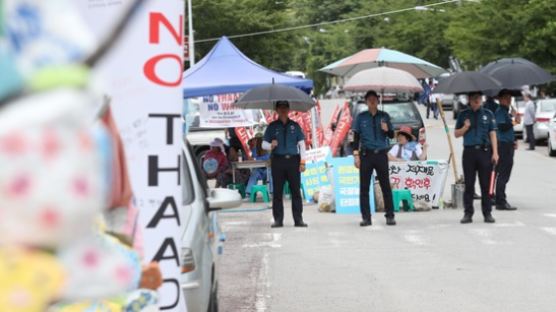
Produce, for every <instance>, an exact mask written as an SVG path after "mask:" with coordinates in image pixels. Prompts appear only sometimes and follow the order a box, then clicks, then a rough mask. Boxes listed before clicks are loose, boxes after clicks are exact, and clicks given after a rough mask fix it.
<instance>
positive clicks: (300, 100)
mask: <svg viewBox="0 0 556 312" xmlns="http://www.w3.org/2000/svg"><path fill="white" fill-rule="evenodd" d="M278 101H288V102H289V103H290V109H292V110H295V111H300V112H306V111H308V110H310V109H311V108H312V107H313V106H315V101H313V99H312V98H311V97H310V96H309V95H308V94H307V93H305V92H303V91H301V90H299V89H297V88H294V87H290V86H286V85H280V84H274V83H273V84H269V85H266V86H262V87H256V88H253V89H250V90H248V91H247V92H245V93H244V94H243V96H241V97H240V98H239V99H238V100H237V101H236V103H235V105H236V106H237V107H241V108H244V109H268V110H272V109H275V106H276V102H278Z"/></svg>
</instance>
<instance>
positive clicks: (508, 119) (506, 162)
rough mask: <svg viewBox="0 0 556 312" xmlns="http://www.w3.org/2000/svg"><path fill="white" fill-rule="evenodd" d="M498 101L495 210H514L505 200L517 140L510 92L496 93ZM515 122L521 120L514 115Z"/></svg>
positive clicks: (496, 114) (496, 115)
mask: <svg viewBox="0 0 556 312" xmlns="http://www.w3.org/2000/svg"><path fill="white" fill-rule="evenodd" d="M498 101H499V102H500V105H499V107H498V109H497V110H496V113H495V118H496V124H497V127H498V153H499V154H500V160H499V161H498V165H497V166H496V171H497V173H498V179H497V180H496V202H495V203H496V210H516V209H517V208H516V207H513V206H512V205H510V204H509V203H508V201H507V200H506V184H508V181H509V180H510V175H511V174H512V167H513V165H514V150H515V148H516V147H517V141H516V138H515V134H514V124H513V119H512V117H514V116H512V114H510V105H511V104H512V92H511V91H510V90H507V89H504V90H502V91H500V92H499V93H498ZM515 121H516V123H520V122H521V120H520V118H519V116H518V115H515Z"/></svg>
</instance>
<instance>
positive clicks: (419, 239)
mask: <svg viewBox="0 0 556 312" xmlns="http://www.w3.org/2000/svg"><path fill="white" fill-rule="evenodd" d="M403 238H404V239H405V240H406V241H407V242H409V243H411V244H414V245H417V246H427V245H429V242H428V240H427V239H425V238H424V237H423V236H422V235H421V234H420V231H407V232H406V233H404V234H403Z"/></svg>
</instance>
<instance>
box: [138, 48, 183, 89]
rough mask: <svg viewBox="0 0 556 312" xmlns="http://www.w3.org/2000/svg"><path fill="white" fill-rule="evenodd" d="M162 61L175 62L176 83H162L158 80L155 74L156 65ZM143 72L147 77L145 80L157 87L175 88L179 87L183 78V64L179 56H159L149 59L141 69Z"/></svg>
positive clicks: (162, 81)
mask: <svg viewBox="0 0 556 312" xmlns="http://www.w3.org/2000/svg"><path fill="white" fill-rule="evenodd" d="M163 59H172V60H175V61H176V62H177V64H178V66H177V67H176V68H177V69H178V78H177V79H176V81H164V80H162V79H160V78H159V77H158V75H157V74H156V65H157V64H158V62H159V61H161V60H163ZM143 72H144V73H145V76H147V78H148V79H149V80H150V81H152V82H154V83H156V84H158V85H161V86H165V87H177V86H179V85H181V81H182V77H183V64H182V61H181V58H180V56H179V55H175V54H161V55H157V56H154V57H152V58H150V59H149V60H148V61H147V62H146V63H145V66H144V67H143Z"/></svg>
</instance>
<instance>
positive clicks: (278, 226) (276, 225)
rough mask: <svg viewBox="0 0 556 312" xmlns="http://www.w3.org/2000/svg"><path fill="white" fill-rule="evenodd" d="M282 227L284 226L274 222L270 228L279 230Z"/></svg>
mask: <svg viewBox="0 0 556 312" xmlns="http://www.w3.org/2000/svg"><path fill="white" fill-rule="evenodd" d="M283 226H284V224H283V223H282V222H274V223H272V225H271V226H270V227H271V228H281V227H283Z"/></svg>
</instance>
